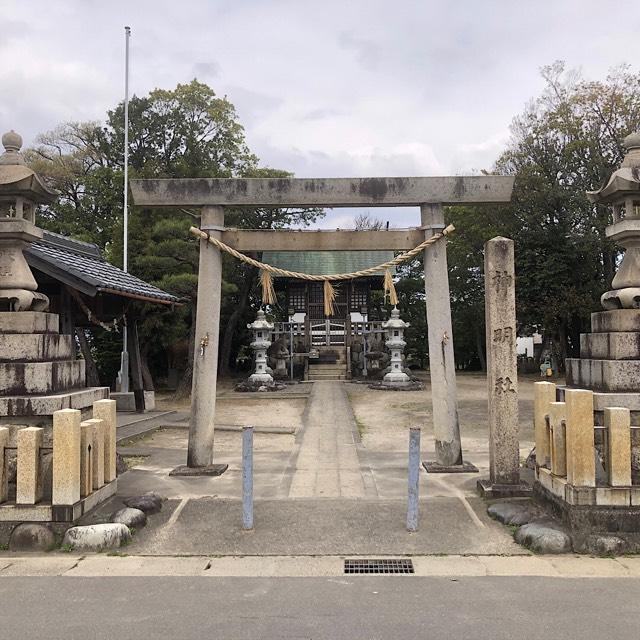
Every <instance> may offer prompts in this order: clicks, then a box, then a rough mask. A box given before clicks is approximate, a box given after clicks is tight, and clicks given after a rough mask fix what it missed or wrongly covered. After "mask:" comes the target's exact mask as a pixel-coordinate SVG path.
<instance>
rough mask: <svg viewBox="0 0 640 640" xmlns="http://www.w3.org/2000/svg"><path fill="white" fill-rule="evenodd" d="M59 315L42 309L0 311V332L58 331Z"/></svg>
mask: <svg viewBox="0 0 640 640" xmlns="http://www.w3.org/2000/svg"><path fill="white" fill-rule="evenodd" d="M59 327H60V321H59V316H58V315H57V314H56V313H45V312H44V311H18V312H12V311H0V333H59V331H60V329H59Z"/></svg>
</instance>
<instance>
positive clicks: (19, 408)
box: [0, 387, 109, 418]
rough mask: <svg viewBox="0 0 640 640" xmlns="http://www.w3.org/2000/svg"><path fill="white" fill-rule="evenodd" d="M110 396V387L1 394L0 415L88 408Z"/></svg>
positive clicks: (45, 413)
mask: <svg viewBox="0 0 640 640" xmlns="http://www.w3.org/2000/svg"><path fill="white" fill-rule="evenodd" d="M108 397H109V388H108V387H89V388H84V389H78V390H69V391H66V392H63V393H55V394H51V395H42V394H36V395H28V396H27V395H20V396H12V397H1V396H0V416H6V417H9V418H17V417H20V416H30V417H35V416H43V417H45V416H46V417H48V416H52V415H53V414H54V412H56V411H61V410H62V409H86V408H87V407H90V406H91V405H92V404H93V403H94V402H95V401H96V400H102V399H103V398H108Z"/></svg>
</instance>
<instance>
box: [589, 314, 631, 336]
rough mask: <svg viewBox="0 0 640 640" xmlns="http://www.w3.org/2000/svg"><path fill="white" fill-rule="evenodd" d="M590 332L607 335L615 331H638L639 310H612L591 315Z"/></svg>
mask: <svg viewBox="0 0 640 640" xmlns="http://www.w3.org/2000/svg"><path fill="white" fill-rule="evenodd" d="M591 331H592V332H593V333H608V332H616V331H624V332H626V331H630V332H638V331H640V309H614V310H611V311H596V312H595V313H592V314H591Z"/></svg>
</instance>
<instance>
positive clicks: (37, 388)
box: [0, 360, 85, 396]
mask: <svg viewBox="0 0 640 640" xmlns="http://www.w3.org/2000/svg"><path fill="white" fill-rule="evenodd" d="M84 364H85V363H84V360H60V361H58V362H0V389H1V390H2V395H4V396H21V395H33V394H49V393H56V392H58V391H64V390H66V389H73V388H78V387H83V386H84V383H85V375H84Z"/></svg>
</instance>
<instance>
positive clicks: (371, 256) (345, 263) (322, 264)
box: [262, 251, 395, 278]
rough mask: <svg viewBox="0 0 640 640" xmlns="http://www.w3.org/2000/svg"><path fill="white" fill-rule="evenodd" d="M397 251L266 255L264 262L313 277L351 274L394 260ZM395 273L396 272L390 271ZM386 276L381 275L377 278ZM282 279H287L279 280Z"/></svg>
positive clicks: (274, 253) (273, 253)
mask: <svg viewBox="0 0 640 640" xmlns="http://www.w3.org/2000/svg"><path fill="white" fill-rule="evenodd" d="M393 257H394V252H393V251H264V252H263V254H262V262H265V263H266V264H270V265H272V266H274V267H279V268H280V269H286V270H287V271H298V272H300V273H308V274H309V275H314V276H319V275H335V274H338V273H351V272H353V271H361V270H362V269H368V268H369V267H375V266H376V265H379V264H382V263H384V262H388V261H389V260H393ZM390 271H391V273H394V272H395V269H394V268H392V269H390ZM382 275H384V271H379V272H377V273H376V274H375V276H376V277H377V276H382ZM275 277H276V278H281V277H283V276H277V275H276V276H275Z"/></svg>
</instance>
